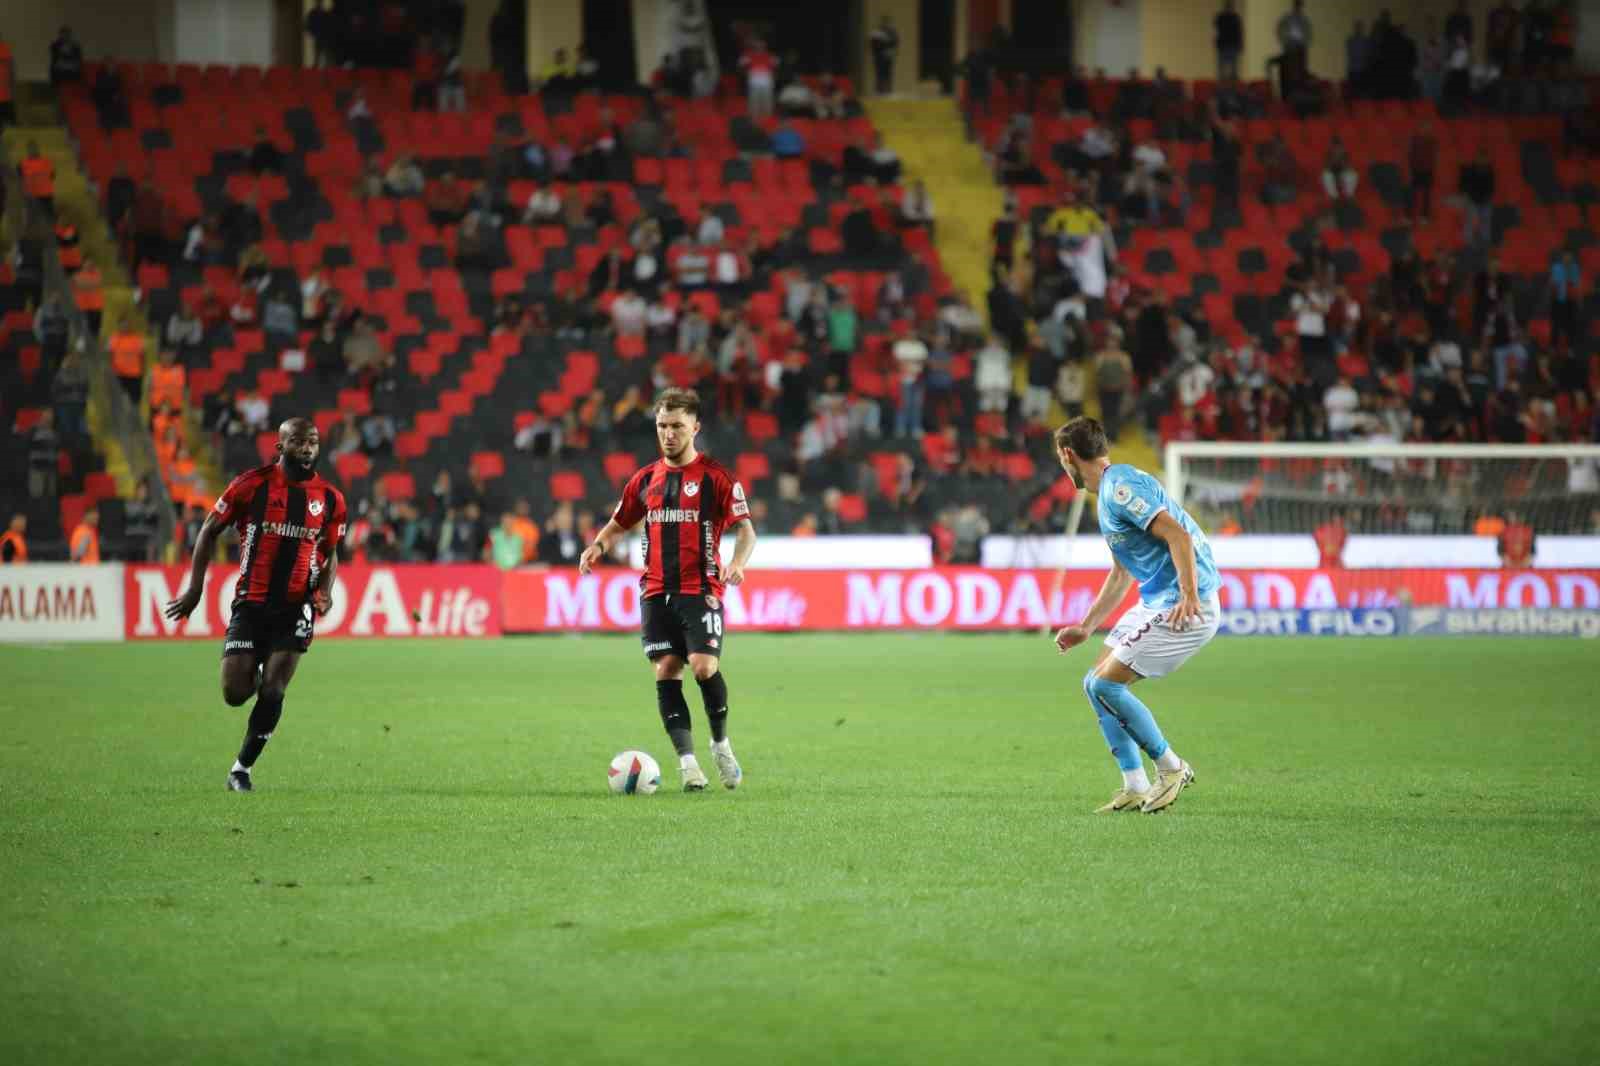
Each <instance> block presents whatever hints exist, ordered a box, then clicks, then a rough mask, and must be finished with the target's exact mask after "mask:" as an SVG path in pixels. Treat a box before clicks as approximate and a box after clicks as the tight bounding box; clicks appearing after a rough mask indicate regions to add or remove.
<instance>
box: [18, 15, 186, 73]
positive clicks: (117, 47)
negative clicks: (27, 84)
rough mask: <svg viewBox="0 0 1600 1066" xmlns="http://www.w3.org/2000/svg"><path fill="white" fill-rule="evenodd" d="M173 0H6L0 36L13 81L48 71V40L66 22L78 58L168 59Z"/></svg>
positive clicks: (172, 36) (173, 41)
mask: <svg viewBox="0 0 1600 1066" xmlns="http://www.w3.org/2000/svg"><path fill="white" fill-rule="evenodd" d="M176 12H177V0H54V2H52V3H42V2H37V0H7V2H5V3H0V37H3V38H5V40H6V41H8V42H10V44H11V50H12V53H13V55H14V56H15V63H16V77H17V80H18V81H44V80H45V79H47V78H48V77H49V76H50V42H51V41H53V40H54V39H55V36H56V32H57V31H58V30H60V29H61V27H62V26H71V27H72V31H73V33H74V34H76V35H77V37H78V40H79V41H80V42H81V43H82V44H83V52H84V57H85V58H87V59H91V60H97V59H103V58H105V57H106V56H111V57H113V58H116V59H119V60H124V61H127V62H131V63H154V62H163V63H168V62H172V61H173V60H174V57H175V54H176V42H177V33H176Z"/></svg>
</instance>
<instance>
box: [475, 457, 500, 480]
mask: <svg viewBox="0 0 1600 1066" xmlns="http://www.w3.org/2000/svg"><path fill="white" fill-rule="evenodd" d="M470 465H471V469H472V472H473V473H474V474H477V475H478V476H479V477H481V478H485V479H489V478H497V477H504V476H505V472H506V457H505V456H504V455H501V454H500V453H499V452H473V453H472V460H471V464H470Z"/></svg>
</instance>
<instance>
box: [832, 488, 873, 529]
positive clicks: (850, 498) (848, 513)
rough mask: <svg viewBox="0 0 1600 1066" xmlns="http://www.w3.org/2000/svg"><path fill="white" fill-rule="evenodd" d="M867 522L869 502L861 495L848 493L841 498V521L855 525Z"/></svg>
mask: <svg viewBox="0 0 1600 1066" xmlns="http://www.w3.org/2000/svg"><path fill="white" fill-rule="evenodd" d="M866 520H867V501H866V498H865V497H863V496H861V495H860V494H859V493H854V492H847V493H845V494H844V495H842V496H840V497H839V521H841V522H844V523H845V524H846V525H855V524H856V523H858V522H865V521H866Z"/></svg>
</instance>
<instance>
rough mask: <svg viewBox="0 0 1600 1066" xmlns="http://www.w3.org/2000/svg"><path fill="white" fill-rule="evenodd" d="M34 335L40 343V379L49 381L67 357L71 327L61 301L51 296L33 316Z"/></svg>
mask: <svg viewBox="0 0 1600 1066" xmlns="http://www.w3.org/2000/svg"><path fill="white" fill-rule="evenodd" d="M33 335H34V337H35V338H36V339H37V340H38V342H39V371H38V375H39V377H40V379H41V380H42V379H47V378H49V377H50V376H51V375H52V374H54V373H55V372H56V367H58V366H60V365H61V361H62V360H63V359H65V358H66V355H67V342H68V339H69V336H70V327H69V323H68V319H67V313H66V312H65V311H63V310H62V309H61V300H60V299H59V298H58V297H55V296H51V297H50V298H49V299H47V300H45V302H44V303H43V304H41V305H40V306H39V310H38V311H36V312H34V315H33Z"/></svg>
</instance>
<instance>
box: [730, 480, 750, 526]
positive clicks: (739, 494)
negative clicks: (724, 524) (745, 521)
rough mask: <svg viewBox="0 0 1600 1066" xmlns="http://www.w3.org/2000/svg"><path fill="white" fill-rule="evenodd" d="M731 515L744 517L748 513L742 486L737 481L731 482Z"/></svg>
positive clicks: (748, 508)
mask: <svg viewBox="0 0 1600 1066" xmlns="http://www.w3.org/2000/svg"><path fill="white" fill-rule="evenodd" d="M732 511H733V516H734V517H735V518H744V517H747V516H748V515H749V514H750V505H749V504H748V503H745V502H744V486H743V485H741V484H739V483H738V482H737V481H735V482H734V483H733V508H732Z"/></svg>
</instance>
